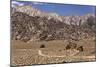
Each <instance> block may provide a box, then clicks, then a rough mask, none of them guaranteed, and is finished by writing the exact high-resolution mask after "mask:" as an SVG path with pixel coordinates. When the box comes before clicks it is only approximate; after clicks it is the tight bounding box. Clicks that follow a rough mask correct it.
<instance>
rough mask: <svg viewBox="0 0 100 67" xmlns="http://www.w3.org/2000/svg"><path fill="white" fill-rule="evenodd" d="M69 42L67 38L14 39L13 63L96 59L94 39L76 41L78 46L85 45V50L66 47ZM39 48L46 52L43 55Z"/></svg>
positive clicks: (25, 63) (26, 63) (24, 63)
mask: <svg viewBox="0 0 100 67" xmlns="http://www.w3.org/2000/svg"><path fill="white" fill-rule="evenodd" d="M68 44H69V42H68V41H67V40H54V41H41V42H31V43H28V44H27V43H24V42H21V41H12V45H11V46H12V55H11V56H12V59H11V61H12V62H11V64H12V65H33V64H48V63H64V62H79V61H95V41H93V40H92V39H88V40H85V39H84V40H81V41H79V42H76V44H77V46H78V47H79V46H83V49H84V51H83V50H82V51H78V50H76V49H75V50H74V49H66V46H67V45H68ZM41 45H42V48H41ZM43 45H45V47H44V46H43ZM77 49H78V48H77ZM39 50H40V51H41V52H42V54H44V55H43V56H42V55H41V54H39Z"/></svg>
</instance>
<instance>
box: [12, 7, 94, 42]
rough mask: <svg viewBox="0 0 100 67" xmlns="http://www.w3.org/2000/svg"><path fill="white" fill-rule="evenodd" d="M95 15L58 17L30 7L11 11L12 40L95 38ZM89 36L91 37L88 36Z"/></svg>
mask: <svg viewBox="0 0 100 67" xmlns="http://www.w3.org/2000/svg"><path fill="white" fill-rule="evenodd" d="M95 25H96V22H95V15H93V14H88V15H84V16H59V15H58V14H56V13H45V12H42V11H40V10H38V9H36V8H33V7H31V6H19V7H16V8H14V9H12V13H11V31H12V32H11V34H12V39H14V40H22V41H24V42H27V41H34V40H47V41H49V40H55V39H71V40H76V41H78V40H79V39H82V38H83V37H89V36H95ZM90 34H91V35H90Z"/></svg>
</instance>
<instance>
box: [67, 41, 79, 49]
mask: <svg viewBox="0 0 100 67" xmlns="http://www.w3.org/2000/svg"><path fill="white" fill-rule="evenodd" d="M76 47H77V44H76V43H72V42H69V44H68V45H67V46H66V50H67V49H75V48H76Z"/></svg>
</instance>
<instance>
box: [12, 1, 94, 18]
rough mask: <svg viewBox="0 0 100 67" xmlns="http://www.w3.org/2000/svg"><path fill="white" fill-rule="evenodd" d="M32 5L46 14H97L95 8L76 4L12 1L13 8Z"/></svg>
mask: <svg viewBox="0 0 100 67" xmlns="http://www.w3.org/2000/svg"><path fill="white" fill-rule="evenodd" d="M23 5H31V6H32V7H33V8H37V9H39V10H41V11H44V12H49V13H57V14H58V15H61V16H69V15H79V16H81V15H85V14H91V13H92V14H95V8H96V7H95V6H90V5H75V4H57V3H42V2H32V1H31V2H29V1H16V0H13V1H12V7H16V6H23Z"/></svg>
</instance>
